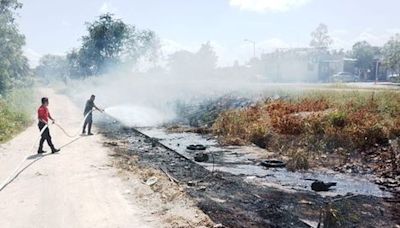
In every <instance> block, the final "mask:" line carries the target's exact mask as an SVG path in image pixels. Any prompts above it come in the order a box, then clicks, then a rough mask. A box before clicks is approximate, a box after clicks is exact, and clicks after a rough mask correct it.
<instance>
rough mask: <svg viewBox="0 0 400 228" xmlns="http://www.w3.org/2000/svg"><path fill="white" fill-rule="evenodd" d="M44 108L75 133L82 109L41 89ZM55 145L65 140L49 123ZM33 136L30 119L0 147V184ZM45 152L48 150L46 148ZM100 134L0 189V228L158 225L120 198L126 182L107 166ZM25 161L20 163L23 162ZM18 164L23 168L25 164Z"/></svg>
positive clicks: (48, 158)
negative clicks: (47, 103) (46, 100)
mask: <svg viewBox="0 0 400 228" xmlns="http://www.w3.org/2000/svg"><path fill="white" fill-rule="evenodd" d="M42 93H43V94H45V95H46V96H48V97H49V98H50V107H49V108H50V112H51V113H52V115H53V117H54V118H55V119H56V120H58V121H57V122H58V123H60V124H61V125H62V126H64V127H65V128H66V130H67V131H68V132H71V133H72V132H76V131H77V129H79V127H80V126H79V125H80V122H81V118H82V110H81V109H80V108H77V107H76V106H75V105H74V104H73V103H72V102H71V101H70V100H69V99H68V98H67V97H66V96H63V95H58V94H55V93H54V92H52V91H51V90H43V91H42ZM51 132H52V136H53V139H54V143H55V145H56V146H59V145H62V144H64V143H66V142H68V141H70V138H68V137H67V136H65V135H64V134H63V133H62V132H61V130H59V129H58V128H56V127H55V126H52V127H51ZM37 135H38V129H37V126H36V123H35V124H33V125H32V126H31V127H29V128H28V129H27V130H26V131H24V132H22V133H21V134H20V135H18V136H17V137H15V138H14V139H13V140H11V141H9V142H7V143H5V144H3V145H0V182H1V183H2V182H3V181H4V180H5V179H6V178H7V177H8V176H9V175H10V174H11V173H12V172H13V171H14V169H15V167H16V166H17V165H18V164H19V163H20V161H21V159H23V158H24V157H26V156H28V155H31V154H34V153H35V152H36V147H35V150H34V151H33V152H32V151H29V150H30V148H31V147H32V144H33V143H34V141H35V139H36V138H37ZM46 150H47V151H49V149H48V148H46ZM107 150H108V149H107V148H105V147H103V146H102V137H101V136H100V135H95V136H91V137H82V138H80V139H79V140H78V141H76V142H75V143H73V144H71V145H69V146H67V147H65V148H64V149H62V151H61V152H60V153H59V154H56V155H48V156H44V157H43V158H41V159H40V160H38V161H37V162H35V163H34V164H32V165H31V166H30V167H29V168H28V169H26V170H25V171H24V172H23V173H21V175H20V176H19V177H18V178H17V179H16V180H15V181H14V182H13V183H11V184H10V185H8V186H7V187H6V188H5V189H4V190H3V191H1V192H0V224H1V225H0V226H1V227H4V228H6V227H13V228H14V227H49V228H50V227H51V228H53V227H160V226H162V225H160V224H157V221H156V220H155V219H154V218H151V217H149V216H148V215H146V214H144V212H141V210H140V209H139V207H137V206H136V205H135V204H134V202H131V200H129V197H128V196H126V194H125V192H127V184H126V183H124V182H123V181H122V180H121V179H120V178H119V177H118V176H117V171H116V170H114V168H112V167H111V166H110V165H109V163H110V161H109V159H108V157H107V152H108V151H107ZM30 161H33V160H28V161H27V162H25V165H26V164H29V162H30ZM25 165H24V166H25Z"/></svg>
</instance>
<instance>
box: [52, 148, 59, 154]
mask: <svg viewBox="0 0 400 228" xmlns="http://www.w3.org/2000/svg"><path fill="white" fill-rule="evenodd" d="M57 152H60V149H53V150H52V151H51V153H52V154H54V153H57Z"/></svg>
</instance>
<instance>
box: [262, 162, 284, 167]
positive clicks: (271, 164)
mask: <svg viewBox="0 0 400 228" xmlns="http://www.w3.org/2000/svg"><path fill="white" fill-rule="evenodd" d="M261 165H262V166H264V167H267V168H284V167H285V166H286V164H285V163H284V162H283V161H279V160H264V161H262V162H261Z"/></svg>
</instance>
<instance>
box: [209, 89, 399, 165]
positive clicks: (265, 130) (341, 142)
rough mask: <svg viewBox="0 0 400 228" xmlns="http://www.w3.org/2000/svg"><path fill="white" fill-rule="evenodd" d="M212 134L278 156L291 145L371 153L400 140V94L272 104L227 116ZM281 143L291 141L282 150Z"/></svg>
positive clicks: (331, 95) (326, 96) (313, 97)
mask: <svg viewBox="0 0 400 228" xmlns="http://www.w3.org/2000/svg"><path fill="white" fill-rule="evenodd" d="M213 132H214V133H215V134H216V135H218V136H219V139H220V140H221V142H223V143H226V144H239V145H243V144H249V143H254V144H256V145H259V146H261V147H264V148H265V147H271V146H274V147H273V148H272V149H273V150H277V149H279V148H276V147H277V146H278V147H283V146H287V145H286V144H287V143H288V141H290V143H291V144H293V145H295V146H296V147H299V146H303V145H308V146H309V147H314V148H315V147H316V145H320V147H322V149H323V150H325V151H327V150H330V151H333V149H336V148H345V149H346V150H348V151H354V150H357V149H368V148H370V147H373V146H375V145H377V144H378V145H386V144H387V143H388V141H389V139H391V138H396V137H399V136H400V93H397V92H386V91H383V92H377V93H375V92H368V91H361V92H360V91H359V92H354V91H350V92H349V91H341V92H325V93H322V92H317V93H315V92H313V93H307V94H305V95H303V96H302V97H297V98H296V99H291V100H289V99H288V100H277V101H267V102H264V103H260V104H258V105H256V106H255V107H250V108H245V109H239V110H230V111H227V112H224V113H222V114H221V115H220V116H219V118H218V119H217V120H216V122H215V124H214V125H213ZM277 138H278V139H279V140H281V139H283V138H287V140H282V141H281V145H279V144H278V145H277V144H276V141H277V140H276V139H277ZM270 142H275V143H270ZM321 145H322V146H321ZM320 149H321V148H320ZM295 160H301V159H297V158H296V159H295ZM295 166H297V165H295Z"/></svg>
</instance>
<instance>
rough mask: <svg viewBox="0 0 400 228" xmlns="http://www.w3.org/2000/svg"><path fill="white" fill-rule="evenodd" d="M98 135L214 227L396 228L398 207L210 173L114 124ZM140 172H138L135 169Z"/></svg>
mask: <svg viewBox="0 0 400 228" xmlns="http://www.w3.org/2000/svg"><path fill="white" fill-rule="evenodd" d="M100 129H101V131H102V132H101V133H102V134H103V135H105V136H106V137H108V138H109V139H110V140H112V141H115V142H123V144H124V145H126V146H125V147H124V148H123V149H122V150H121V148H118V147H119V146H118V145H119V144H118V143H116V144H115V149H116V150H118V151H119V153H124V155H128V156H135V157H137V159H138V163H137V165H138V166H141V167H146V168H149V167H152V168H154V169H157V170H159V169H162V170H163V171H164V172H165V173H167V174H168V175H170V177H171V179H172V180H173V181H176V182H177V184H178V185H180V186H182V187H184V189H185V191H186V192H187V193H188V194H189V195H190V196H191V197H192V198H193V199H194V200H195V202H197V205H198V207H199V208H200V209H201V210H202V211H204V212H205V213H206V214H207V215H208V216H209V217H210V218H211V219H212V220H213V221H214V222H215V223H217V224H218V223H219V224H222V225H223V226H226V227H310V225H312V226H316V225H317V224H318V222H319V221H321V222H325V227H395V226H396V221H395V219H396V215H398V214H396V213H397V212H398V203H396V202H393V201H394V200H393V199H388V200H387V199H383V198H378V197H373V196H344V197H335V198H323V197H321V196H320V195H319V194H316V193H313V192H308V191H296V192H288V191H283V190H279V189H275V188H272V187H267V186H259V185H255V184H251V183H247V182H246V181H244V179H243V178H242V177H239V176H235V175H232V174H229V173H225V172H212V171H209V170H207V169H205V168H204V167H202V166H201V165H198V164H197V163H195V162H193V161H191V160H189V159H187V158H185V157H184V156H182V155H180V154H178V153H176V152H175V151H173V150H171V149H169V148H168V147H166V146H164V145H162V144H161V143H159V142H158V141H157V140H156V139H152V138H149V137H147V136H146V135H144V134H142V133H140V132H138V131H137V130H135V129H133V128H126V127H123V126H121V125H120V124H119V123H117V122H111V121H105V122H102V123H101V124H100ZM139 168H140V167H139Z"/></svg>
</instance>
